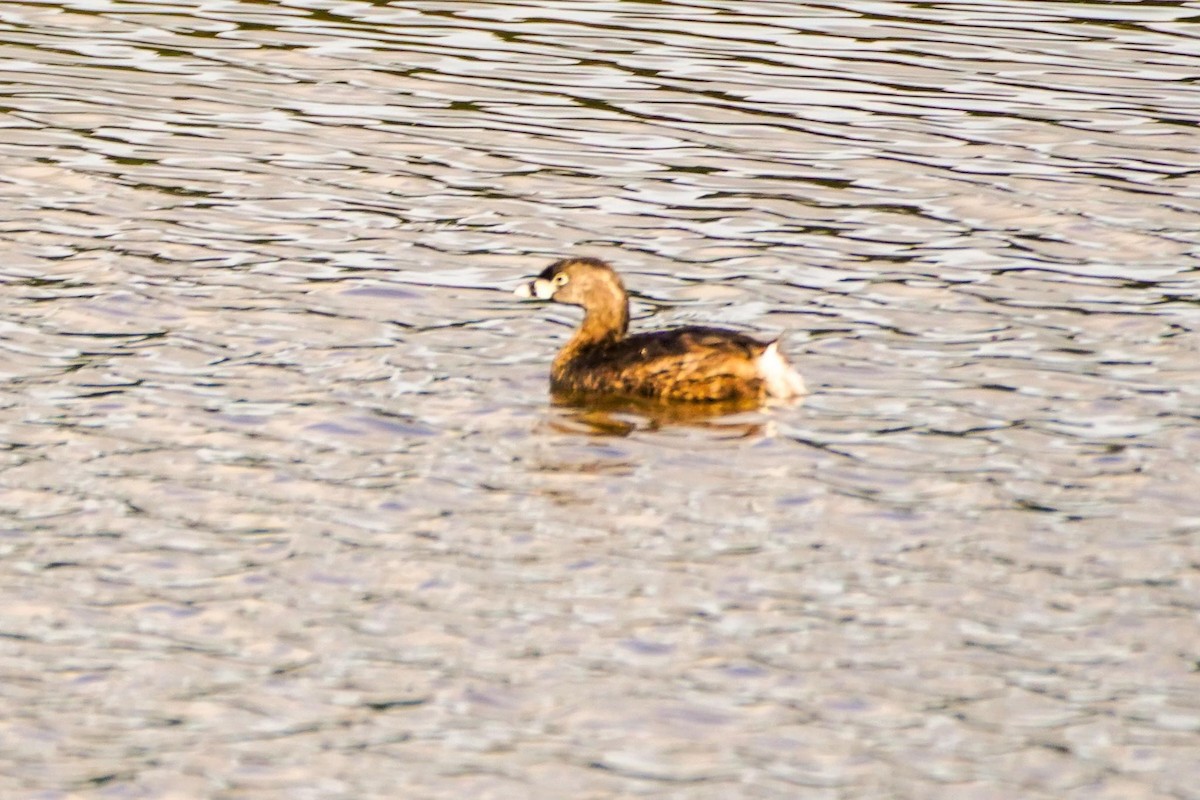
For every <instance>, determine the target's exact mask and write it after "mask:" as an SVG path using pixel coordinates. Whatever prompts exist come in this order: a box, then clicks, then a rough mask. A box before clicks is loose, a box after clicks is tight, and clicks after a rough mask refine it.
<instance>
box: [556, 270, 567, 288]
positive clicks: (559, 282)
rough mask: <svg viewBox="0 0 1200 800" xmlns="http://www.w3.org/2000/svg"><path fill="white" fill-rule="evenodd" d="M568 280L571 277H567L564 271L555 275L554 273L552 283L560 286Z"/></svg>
mask: <svg viewBox="0 0 1200 800" xmlns="http://www.w3.org/2000/svg"><path fill="white" fill-rule="evenodd" d="M569 280H571V279H570V278H568V277H567V273H565V272H560V273H558V274H557V275H555V276H554V285H555V286H562V285H563V284H565V283H566V282H567V281H569Z"/></svg>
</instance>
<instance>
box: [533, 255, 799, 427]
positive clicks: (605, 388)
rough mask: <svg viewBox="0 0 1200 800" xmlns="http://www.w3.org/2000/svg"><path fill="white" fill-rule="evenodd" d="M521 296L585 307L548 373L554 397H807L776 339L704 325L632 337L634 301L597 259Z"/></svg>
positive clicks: (560, 268)
mask: <svg viewBox="0 0 1200 800" xmlns="http://www.w3.org/2000/svg"><path fill="white" fill-rule="evenodd" d="M516 294H517V295H518V296H520V297H533V298H537V299H539V300H553V301H555V302H558V303H567V304H569V305H576V306H582V307H583V312H584V314H583V322H582V324H580V326H579V329H578V330H577V331H575V335H574V336H572V337H571V340H570V341H569V342H567V343H566V345H565V346H564V347H563V349H562V350H561V351H559V353H558V356H557V357H556V358H555V359H554V364H553V366H552V367H551V368H550V388H551V390H552V391H553V392H554V393H555V394H559V395H573V396H588V395H618V396H624V397H642V398H652V399H658V400H681V401H691V402H709V403H716V402H726V401H746V400H749V401H760V402H761V401H762V400H765V399H766V398H767V397H778V398H791V397H797V396H799V395H802V394H805V388H804V381H803V380H801V378H800V376H799V375H798V374H797V373H796V371H795V370H794V369H792V367H791V365H789V364H788V362H787V360H786V359H785V358H784V357H783V354H782V353H780V352H779V342H778V340H776V341H773V342H759V341H757V340H755V339H752V338H750V337H749V336H746V335H745V334H742V333H738V332H737V331H731V330H725V329H723V328H706V327H687V328H674V329H672V330H665V331H654V332H652V333H638V334H634V335H633V336H629V335H627V331H628V329H629V295H628V294H626V292H625V286H624V285H623V284H622V283H621V279H620V278H619V277H618V276H617V273H615V272H613V269H612V267H610V266H609V265H608V264H606V263H604V262H603V261H601V260H599V259H596V258H565V259H563V260H561V261H556V262H555V263H553V264H551V265H550V266H549V267H547V268H546V269H545V270H544V271H543V272H542V274H541V275H539V276H537V277H536V278H534V279H533V280H532V281H530V282H529V283H526V284H522V285H521V286H520V287H519V288H518V289H517V290H516Z"/></svg>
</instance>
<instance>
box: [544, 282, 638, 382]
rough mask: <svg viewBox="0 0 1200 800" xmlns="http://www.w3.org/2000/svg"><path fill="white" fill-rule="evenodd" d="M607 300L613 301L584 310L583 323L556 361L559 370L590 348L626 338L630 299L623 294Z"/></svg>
mask: <svg viewBox="0 0 1200 800" xmlns="http://www.w3.org/2000/svg"><path fill="white" fill-rule="evenodd" d="M606 299H607V300H609V302H604V303H593V304H591V305H588V306H587V307H586V308H585V309H584V315H583V322H581V323H580V325H579V328H578V329H576V331H575V335H574V336H572V337H571V339H570V340H569V341H568V342H567V343H566V345H564V346H563V349H562V350H560V351H559V353H558V357H557V358H555V359H554V361H555V365H556V367H565V366H566V364H568V363H569V362H571V361H572V360H573V359H574V358H575V357H576V356H578V355H579V354H580V352H581V351H583V350H586V349H588V348H590V347H595V346H596V345H599V344H606V343H608V342H616V341H620V340H621V339H623V338H625V334H626V333H627V332H628V331H629V300H628V298H626V297H625V296H624V295H623V294H622V295H621V296H620V297H615V296H614V297H611V298H606Z"/></svg>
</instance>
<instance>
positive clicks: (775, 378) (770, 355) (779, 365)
mask: <svg viewBox="0 0 1200 800" xmlns="http://www.w3.org/2000/svg"><path fill="white" fill-rule="evenodd" d="M758 374H759V375H762V378H763V381H765V382H766V384H767V394H768V395H770V396H771V397H781V398H789V397H799V396H800V395H802V394H808V389H807V388H806V387H805V386H804V379H803V378H801V377H800V373H798V372H796V370H794V369H793V368H792V365H791V364H789V363H788V362H787V359H786V358H784V357H783V353H781V352H779V340H778V339H776V340H775V341H773V342H771V343H770V344H769V345H767V349H766V350H764V351H763V354H762V355H761V356H759V357H758Z"/></svg>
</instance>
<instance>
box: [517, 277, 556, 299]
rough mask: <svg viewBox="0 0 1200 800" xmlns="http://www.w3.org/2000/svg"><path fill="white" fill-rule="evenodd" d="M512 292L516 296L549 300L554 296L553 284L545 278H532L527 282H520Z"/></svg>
mask: <svg viewBox="0 0 1200 800" xmlns="http://www.w3.org/2000/svg"><path fill="white" fill-rule="evenodd" d="M513 294H515V295H516V296H517V297H528V298H532V299H535V300H549V299H550V298H551V297H553V296H554V284H553V283H551V282H550V281H548V280H546V279H545V278H534V279H533V280H531V281H530V282H529V283H522V284H521V285H520V286H518V287H517V288H516V290H515V291H514V292H513Z"/></svg>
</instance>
